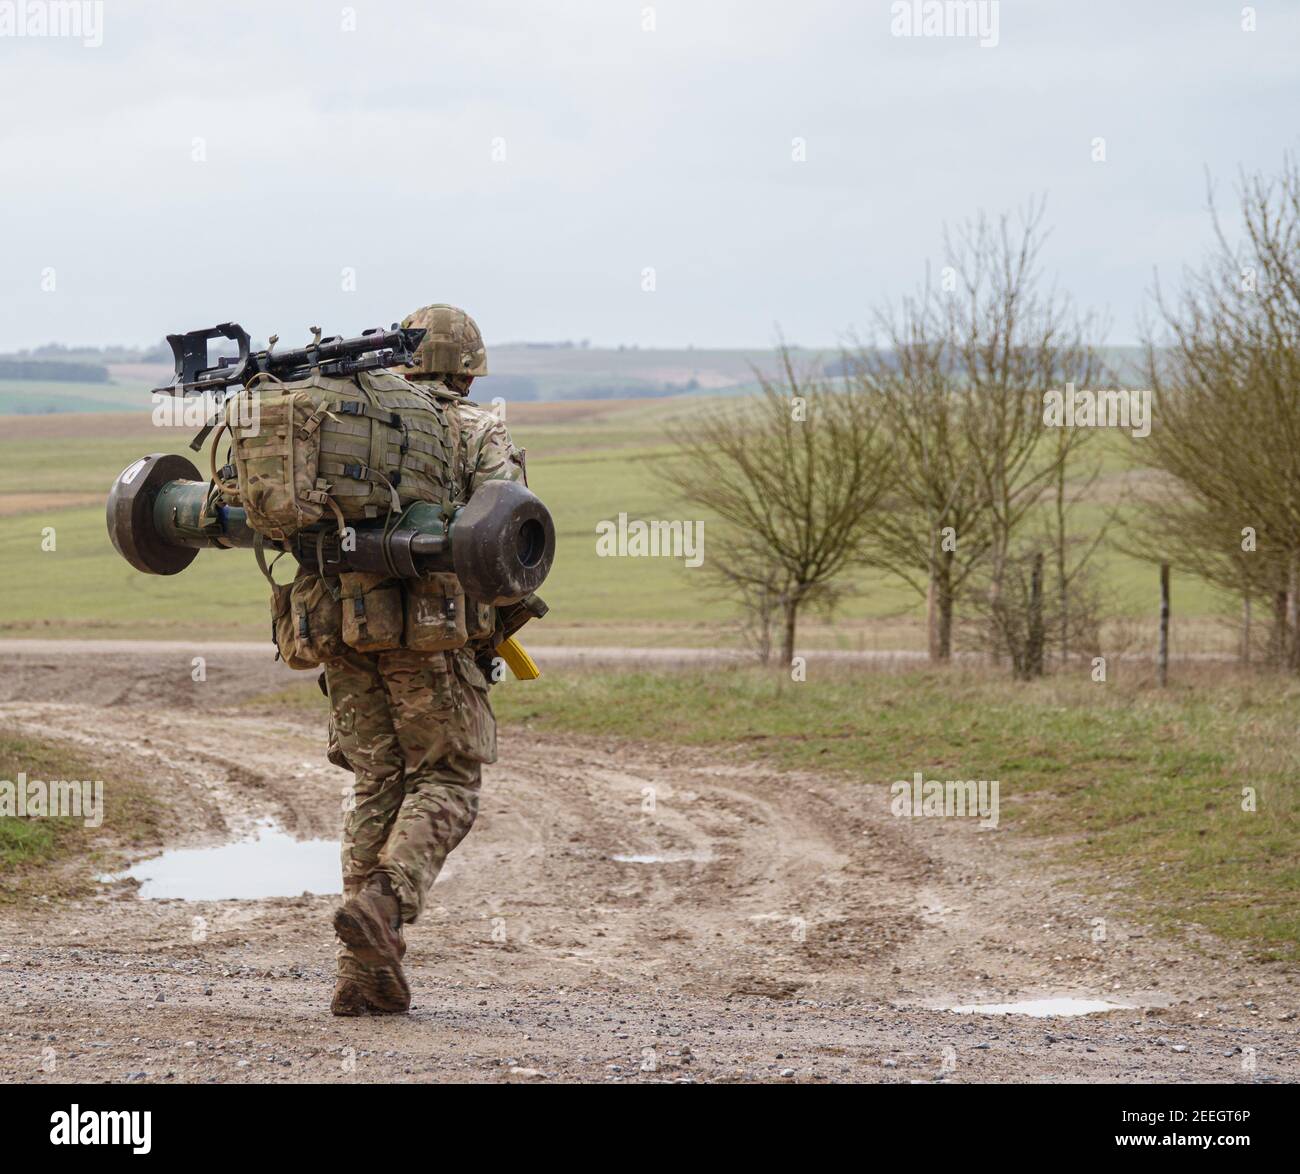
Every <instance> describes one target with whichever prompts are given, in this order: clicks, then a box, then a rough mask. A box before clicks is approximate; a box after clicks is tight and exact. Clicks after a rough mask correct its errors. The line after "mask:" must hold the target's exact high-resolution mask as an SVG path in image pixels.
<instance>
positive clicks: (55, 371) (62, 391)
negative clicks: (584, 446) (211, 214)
mask: <svg viewBox="0 0 1300 1174" xmlns="http://www.w3.org/2000/svg"><path fill="white" fill-rule="evenodd" d="M793 353H794V357H795V361H796V363H797V364H798V365H799V366H800V367H803V368H806V369H812V370H818V369H820V370H821V371H822V372H823V373H824V374H826V375H828V376H831V377H836V376H839V375H841V374H842V361H841V356H840V353H839V352H838V351H836V350H833V349H831V348H826V349H824V350H813V349H804V348H795V349H794V352H793ZM1140 354H1141V352H1140V351H1139V350H1138V348H1136V347H1108V348H1106V349H1105V351H1104V357H1105V359H1106V361H1107V363H1108V364H1109V365H1110V367H1111V368H1112V370H1114V371H1115V372H1116V373H1117V374H1116V381H1117V382H1119V383H1120V384H1121V385H1123V386H1127V387H1136V386H1141V382H1140V381H1141V378H1142V375H1141V369H1140V365H1139V363H1138V360H1139V358H1140ZM161 359H162V356H161V354H159V352H158V351H157V350H156V349H155V350H152V351H140V350H136V351H132V350H130V349H128V348H125V347H119V348H106V349H104V350H102V351H95V350H92V349H89V348H81V349H76V348H68V347H42V348H40V349H39V350H37V351H25V352H20V353H19V354H17V355H9V356H0V415H14V414H23V415H30V414H47V413H55V412H85V411H97V412H105V411H140V412H143V411H147V410H148V409H149V407H150V400H149V389H150V388H152V387H157V386H160V385H162V384H166V383H167V382H169V381H170V379H171V374H172V371H171V365H170V363H169V362H162V361H160V360H161ZM5 363H12V364H17V369H15V368H10V370H14V371H15V373H13V374H9V373H6V369H5V367H4V364H5ZM773 363H774V354H773V352H772V351H771V350H697V349H695V348H693V347H685V348H682V349H676V350H669V349H651V348H641V347H618V348H612V347H589V346H582V345H573V344H563V343H559V344H542V343H506V344H504V345H501V346H495V347H490V348H489V352H488V365H489V367H490V368H491V371H492V374H491V375H490V376H488V377H487V378H486V379H485V380H483V381H482V383H480V384H479V385H477V386H476V387H475V388H474V396H475V398H476V399H477V400H479V401H480V402H483V403H488V402H491V400H493V399H495V398H496V397H498V396H499V397H501V398H502V399H504V400H506V401H507V402H509V403H546V402H554V401H557V400H587V401H590V400H619V399H660V398H665V397H668V396H680V395H738V394H743V393H746V392H750V391H753V390H754V389H755V387H756V386H757V383H756V380H755V377H754V368H755V367H758V368H759V369H767V370H770V369H771V368H772V366H773ZM34 369H35V370H34ZM17 371H21V373H17Z"/></svg>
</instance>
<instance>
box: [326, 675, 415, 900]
mask: <svg viewBox="0 0 1300 1174" xmlns="http://www.w3.org/2000/svg"><path fill="white" fill-rule="evenodd" d="M325 680H326V683H327V685H328V687H329V699H330V715H331V717H332V718H333V721H334V732H335V735H336V736H337V738H338V743H339V749H340V751H341V752H342V753H343V755H344V757H346V759H347V761H348V764H349V765H350V766H351V767H352V770H353V772H354V781H353V787H352V796H351V799H350V801H349V803H348V805H347V808H348V810H347V811H346V813H345V815H344V818H343V836H342V850H341V856H342V862H343V883H344V888H345V890H347V889H348V887H349V885H350V884H356V883H360V882H362V881H364V880H365V879H366V877H368V876H369V875H370V873H371V872H373V871H374V868H375V865H376V864H378V863H379V853H380V850H381V849H382V848H383V846H384V842H385V841H386V840H387V839H388V835H389V832H390V830H391V828H392V824H393V820H394V818H395V817H396V815H397V810H398V808H399V807H400V806H401V805H402V797H403V794H404V791H403V787H402V777H403V767H404V759H403V754H402V748H401V745H400V744H399V742H398V738H397V732H396V730H395V729H394V728H393V718H392V714H391V713H390V712H389V701H388V693H387V690H386V689H385V687H384V681H383V677H382V676H381V675H380V672H379V667H378V665H377V663H376V659H375V657H374V656H368V655H366V654H364V653H359V652H357V653H351V654H349V655H348V656H346V657H343V658H341V659H339V660H333V661H330V662H329V663H327V664H326V666H325Z"/></svg>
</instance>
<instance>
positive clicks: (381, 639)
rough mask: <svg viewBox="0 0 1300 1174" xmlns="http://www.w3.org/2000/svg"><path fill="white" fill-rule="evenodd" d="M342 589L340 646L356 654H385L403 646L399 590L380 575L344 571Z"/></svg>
mask: <svg viewBox="0 0 1300 1174" xmlns="http://www.w3.org/2000/svg"><path fill="white" fill-rule="evenodd" d="M339 582H340V583H341V585H342V589H341V591H340V595H339V602H340V603H341V604H342V608H343V643H344V644H346V645H347V646H348V647H349V648H355V649H356V650H357V651H358V652H387V651H388V650H389V649H392V648H400V647H401V646H402V626H403V623H404V617H403V614H402V589H401V587H399V586H398V584H397V581H396V580H395V579H391V578H389V577H388V576H387V575H383V574H371V573H369V572H364V571H346V572H344V573H343V574H342V575H340V576H339Z"/></svg>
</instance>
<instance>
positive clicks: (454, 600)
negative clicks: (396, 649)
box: [402, 571, 467, 652]
mask: <svg viewBox="0 0 1300 1174" xmlns="http://www.w3.org/2000/svg"><path fill="white" fill-rule="evenodd" d="M404 586H405V588H406V633H405V638H404V639H403V641H402V647H403V648H409V649H411V650H412V651H414V652H444V651H446V650H447V649H450V648H461V647H463V646H464V644H465V640H466V639H467V636H466V628H465V592H464V590H463V589H462V588H461V585H460V580H459V579H458V578H456V576H455V575H454V574H452V573H451V572H450V571H440V572H437V573H435V574H432V575H426V576H424V577H423V578H420V579H406V580H404Z"/></svg>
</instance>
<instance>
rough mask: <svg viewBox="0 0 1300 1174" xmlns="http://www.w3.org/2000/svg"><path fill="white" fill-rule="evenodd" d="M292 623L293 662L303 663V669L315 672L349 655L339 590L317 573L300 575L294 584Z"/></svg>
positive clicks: (291, 594)
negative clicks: (329, 662) (336, 659)
mask: <svg viewBox="0 0 1300 1174" xmlns="http://www.w3.org/2000/svg"><path fill="white" fill-rule="evenodd" d="M289 623H290V624H291V626H292V631H293V636H292V639H293V658H294V660H296V661H298V662H300V667H307V668H315V667H316V665H318V664H320V663H321V662H323V661H326V660H333V659H335V658H336V657H339V656H342V655H343V654H344V652H345V651H346V646H345V645H344V643H343V610H342V608H341V607H340V605H339V594H338V587H337V586H335V585H332V584H331V583H330V581H329V580H328V579H324V578H322V577H321V576H320V575H318V574H316V573H315V572H314V571H306V572H303V571H300V572H299V573H298V577H297V578H296V579H294V581H293V586H292V588H291V589H290V594H289ZM282 655H283V654H282ZM287 659H288V658H287V657H286V660H287ZM291 667H292V666H291Z"/></svg>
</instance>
